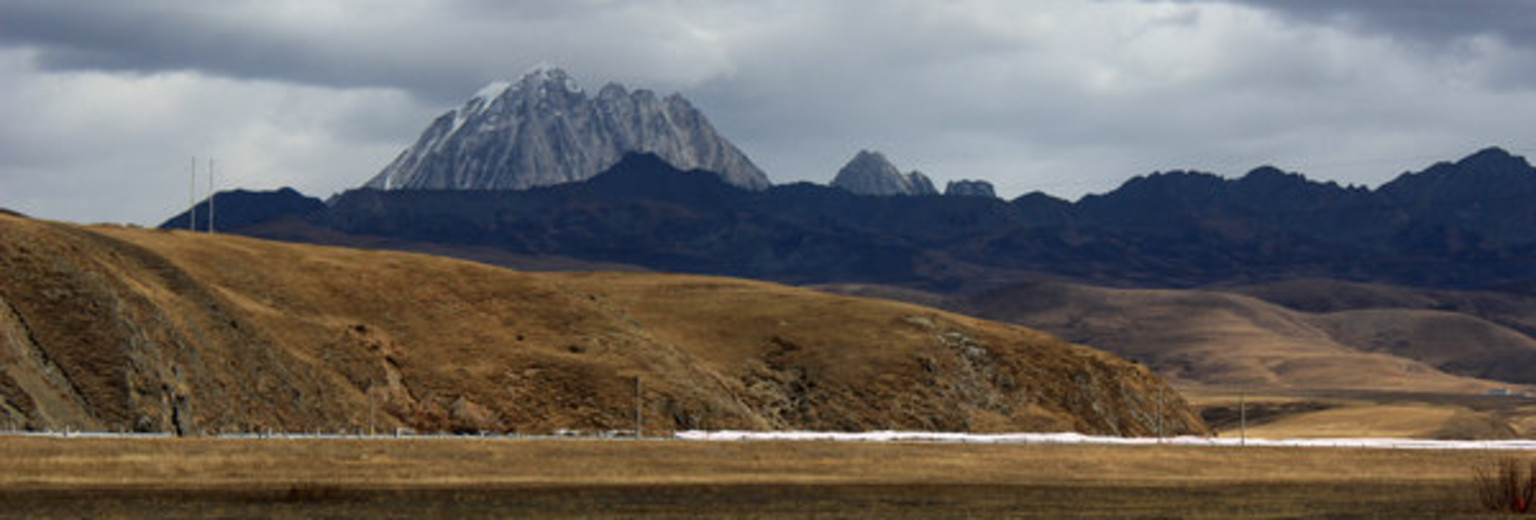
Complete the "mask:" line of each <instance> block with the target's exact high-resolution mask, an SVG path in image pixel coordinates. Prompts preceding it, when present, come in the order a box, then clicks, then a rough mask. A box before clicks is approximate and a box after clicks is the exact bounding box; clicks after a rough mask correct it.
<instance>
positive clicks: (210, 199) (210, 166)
mask: <svg viewBox="0 0 1536 520" xmlns="http://www.w3.org/2000/svg"><path fill="white" fill-rule="evenodd" d="M216 193H217V192H215V191H214V190H213V158H212V157H209V158H208V234H210V235H211V234H213V196H214V195H215V194H216Z"/></svg>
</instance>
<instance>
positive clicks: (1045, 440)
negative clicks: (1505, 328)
mask: <svg viewBox="0 0 1536 520" xmlns="http://www.w3.org/2000/svg"><path fill="white" fill-rule="evenodd" d="M676 438H678V439H682V440H690V441H831V442H937V443H973V444H1109V445H1126V446H1149V445H1156V444H1166V445H1171V446H1243V445H1246V446H1255V447H1292V448H1381V449H1419V450H1536V440H1501V441H1440V440H1423V439H1392V438H1339V439H1253V438H1250V439H1247V440H1246V441H1245V440H1242V439H1238V438H1233V437H1169V438H1163V439H1157V438H1154V437H1108V436H1092V435H1083V434H1080V433H999V434H973V433H945V432H897V431H881V432H857V433H845V432H749V431H682V432H677V435H676Z"/></svg>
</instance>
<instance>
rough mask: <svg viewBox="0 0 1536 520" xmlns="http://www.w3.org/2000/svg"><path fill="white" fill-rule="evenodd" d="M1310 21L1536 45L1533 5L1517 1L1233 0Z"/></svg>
mask: <svg viewBox="0 0 1536 520" xmlns="http://www.w3.org/2000/svg"><path fill="white" fill-rule="evenodd" d="M1231 1H1233V2H1235V3H1240V4H1247V5H1253V6H1256V7H1262V8H1264V9H1270V10H1274V11H1277V12H1281V13H1285V14H1287V15H1290V16H1295V17H1298V18H1300V19H1302V20H1305V21H1307V22H1310V23H1319V24H1349V25H1353V26H1356V27H1358V28H1361V29H1365V30H1370V31H1379V32H1381V33H1385V34H1390V35H1394V36H1398V37H1404V38H1410V39H1423V40H1431V41H1435V42H1437V43H1444V42H1445V41H1447V40H1453V39H1457V38H1466V37H1474V36H1498V37H1500V38H1503V39H1505V40H1508V41H1509V42H1511V43H1513V44H1515V45H1518V46H1522V47H1529V46H1532V45H1536V17H1533V16H1532V14H1533V13H1532V9H1533V7H1532V5H1531V4H1530V3H1529V2H1524V1H1520V0H1455V1H1450V2H1448V1H1445V0H1342V1H1341V0H1231Z"/></svg>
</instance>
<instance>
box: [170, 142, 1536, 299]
mask: <svg viewBox="0 0 1536 520" xmlns="http://www.w3.org/2000/svg"><path fill="white" fill-rule="evenodd" d="M1531 197H1536V169H1533V168H1532V167H1531V166H1530V165H1529V164H1528V163H1527V162H1526V161H1525V160H1524V159H1523V158H1520V157H1516V156H1513V155H1510V154H1509V153H1508V152H1505V151H1503V150H1500V149H1497V148H1490V149H1487V150H1483V151H1480V152H1478V153H1476V154H1474V155H1472V156H1469V157H1467V158H1465V159H1463V160H1461V161H1457V162H1455V163H1439V164H1436V165H1434V166H1432V167H1430V168H1428V169H1426V170H1425V171H1423V172H1419V173H1408V174H1404V175H1403V176H1401V177H1399V178H1398V179H1397V180H1394V181H1393V182H1391V183H1388V184H1387V185H1384V186H1382V187H1381V188H1379V189H1376V190H1370V189H1367V188H1363V187H1355V186H1339V185H1338V184H1335V183H1331V182H1327V183H1324V182H1316V181H1312V180H1309V179H1307V178H1305V177H1303V176H1302V175H1299V174H1295V173H1287V172H1283V171H1280V170H1278V169H1275V168H1271V167H1263V168H1257V169H1255V170H1253V171H1251V172H1249V173H1248V174H1247V175H1245V176H1243V177H1240V178H1235V179H1226V178H1222V177H1219V176H1216V175H1212V174H1208V173H1200V172H1184V171H1175V172H1168V173H1155V174H1152V175H1148V176H1142V177H1136V178H1133V179H1131V180H1129V181H1127V182H1126V183H1125V184H1124V185H1122V186H1121V187H1120V188H1118V189H1116V190H1114V191H1111V192H1109V193H1105V194H1102V195H1091V196H1088V197H1084V198H1083V199H1081V200H1079V201H1077V202H1075V203H1073V202H1068V201H1065V200H1061V199H1057V198H1054V197H1050V196H1048V195H1044V194H1040V193H1032V194H1028V195H1024V196H1021V197H1019V198H1016V199H1014V200H1012V201H1004V200H1000V199H994V198H989V197H968V196H939V195H918V196H905V197H880V196H862V195H856V194H854V193H850V192H848V191H846V190H843V189H838V188H832V187H828V186H820V185H814V184H809V183H797V184H790V185H782V186H774V187H771V188H768V189H765V190H757V191H754V190H746V189H740V188H737V187H735V186H732V185H730V184H727V183H725V182H723V181H722V180H721V179H720V177H718V176H717V175H714V174H712V173H709V172H704V171H699V170H695V171H689V172H683V171H679V170H677V169H675V168H673V167H672V166H671V165H669V164H668V163H666V162H665V161H663V160H661V159H659V158H657V157H655V156H652V155H647V154H631V155H628V156H626V157H625V158H624V159H622V160H621V161H620V162H619V163H618V164H617V165H615V166H614V167H613V168H610V169H609V170H607V171H605V172H604V173H602V174H599V175H598V176H596V177H594V178H592V179H590V180H588V181H586V182H579V183H570V184H562V185H556V186H548V187H538V188H534V189H529V190H523V191H513V190H494V191H474V190H469V191H465V190H405V191H399V190H396V191H380V190H371V189H359V190H352V191H348V192H345V193H343V194H341V195H339V196H337V197H335V198H334V199H333V200H332V201H330V203H329V204H328V205H327V206H326V207H325V209H324V211H318V212H311V213H303V212H292V213H286V214H289V215H293V217H294V218H291V219H290V220H292V221H293V222H291V223H290V224H289V225H290V226H309V227H314V228H322V229H326V230H329V231H333V232H338V233H344V234H349V235H364V236H379V237H390V238H397V239H404V240H412V241H421V242H429V243H438V244H448V245H466V246H469V245H472V246H482V247H495V248H501V249H505V250H508V251H513V252H518V253H530V254H548V255H562V256H569V257H574V258H580V259H586V260H601V261H607V262H621V263H630V264H635V265H640V266H644V267H648V268H652V269H659V270H669V271H682V272H698V273H710V274H727V275H734V276H745V277H752V278H759V279H768V280H776V281H784V282H790V283H824V282H879V283H887V284H900V285H907V286H913V287H921V288H925V289H931V290H941V291H953V290H960V289H971V288H981V287H987V286H995V285H997V284H1001V283H1009V282H1013V281H1019V280H1028V279H1038V278H1040V277H1042V276H1044V277H1065V278H1071V279H1076V280H1081V281H1087V282H1093V283H1099V284H1108V285H1118V286H1160V287H1186V286H1199V285H1207V284H1214V283H1260V282H1265V281H1274V280H1286V279H1294V278H1332V279H1341V280H1353V281H1362V282H1383V283H1394V284H1405V285H1414V286H1426V287H1447V288H1484V287H1489V286H1495V285H1498V286H1503V287H1510V286H1528V285H1529V284H1530V282H1531V281H1532V280H1536V210H1532V209H1531V205H1529V204H1525V203H1523V202H1524V201H1525V200H1529V199H1530V198H1531ZM285 198H291V197H290V196H285ZM289 203H290V204H291V202H289ZM231 204H236V203H235V202H233V201H231V202H225V200H224V198H223V196H222V195H221V196H220V198H219V199H218V202H217V205H218V207H219V212H220V215H222V214H223V213H224V212H225V211H226V209H225V208H226V207H228V206H229V205H231ZM252 204H256V205H258V206H260V205H262V203H261V202H259V201H257V202H252ZM250 213H251V214H259V215H269V216H272V217H275V216H279V215H283V214H285V213H284V212H283V211H252V212H250ZM177 218H178V219H181V218H184V215H183V216H180V217H177ZM174 222H176V220H175V219H173V220H172V221H169V222H167V226H169V227H174V226H173V225H172V224H173V223H174ZM220 222H224V219H223V218H222V217H221V218H220ZM254 223H255V222H246V223H244V224H254ZM221 228H224V229H229V230H231V231H234V232H241V226H235V225H233V224H230V225H229V227H226V226H224V225H221ZM260 228H261V231H260V232H252V234H257V235H260V236H266V237H268V238H285V237H284V236H283V235H284V232H283V231H282V226H271V225H266V226H260ZM291 235H293V236H297V235H298V233H293V234H291ZM289 238H291V236H290V237H289Z"/></svg>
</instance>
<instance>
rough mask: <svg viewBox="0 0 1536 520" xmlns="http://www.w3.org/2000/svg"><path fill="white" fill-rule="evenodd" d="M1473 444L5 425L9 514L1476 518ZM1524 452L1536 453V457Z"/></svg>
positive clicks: (4, 504) (1, 456)
mask: <svg viewBox="0 0 1536 520" xmlns="http://www.w3.org/2000/svg"><path fill="white" fill-rule="evenodd" d="M1502 456H1508V455H1505V454H1497V453H1491V452H1476V451H1471V452H1467V451H1457V452H1449V451H1394V450H1363V449H1296V448H1289V449H1274V448H1270V449H1258V448H1189V447H1183V448H1180V447H1165V446H1140V447H1124V446H1120V447H1116V446H1067V445H1057V446H1048V445H974V444H973V445H961V444H905V443H897V444H879V443H830V442H744V443H694V442H684V441H619V442H599V441H590V440H559V441H548V440H545V441H512V440H474V439H467V440H454V439H411V440H403V439H402V440H392V439H381V440H313V439H311V440H295V439H265V440H235V439H46V438H21V437H0V517H25V518H81V517H91V518H147V517H152V518H209V517H221V518H230V517H240V518H247V517H295V518H298V517H303V518H315V517H324V518H523V517H566V518H591V517H628V518H633V517H665V518H678V517H705V516H709V517H728V518H778V517H786V516H790V517H812V516H814V517H824V518H957V517H982V518H1000V517H1007V518H1021V517H1022V518H1299V517H1305V518H1457V517H1481V516H1479V515H1480V514H1481V511H1480V509H1479V506H1478V503H1477V501H1476V500H1477V498H1476V493H1475V491H1474V490H1473V488H1472V486H1471V476H1472V468H1473V466H1474V465H1476V464H1479V463H1483V462H1486V461H1489V460H1492V459H1495V458H1497V457H1502ZM1513 456H1516V457H1522V458H1529V455H1526V454H1515V455H1513Z"/></svg>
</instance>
